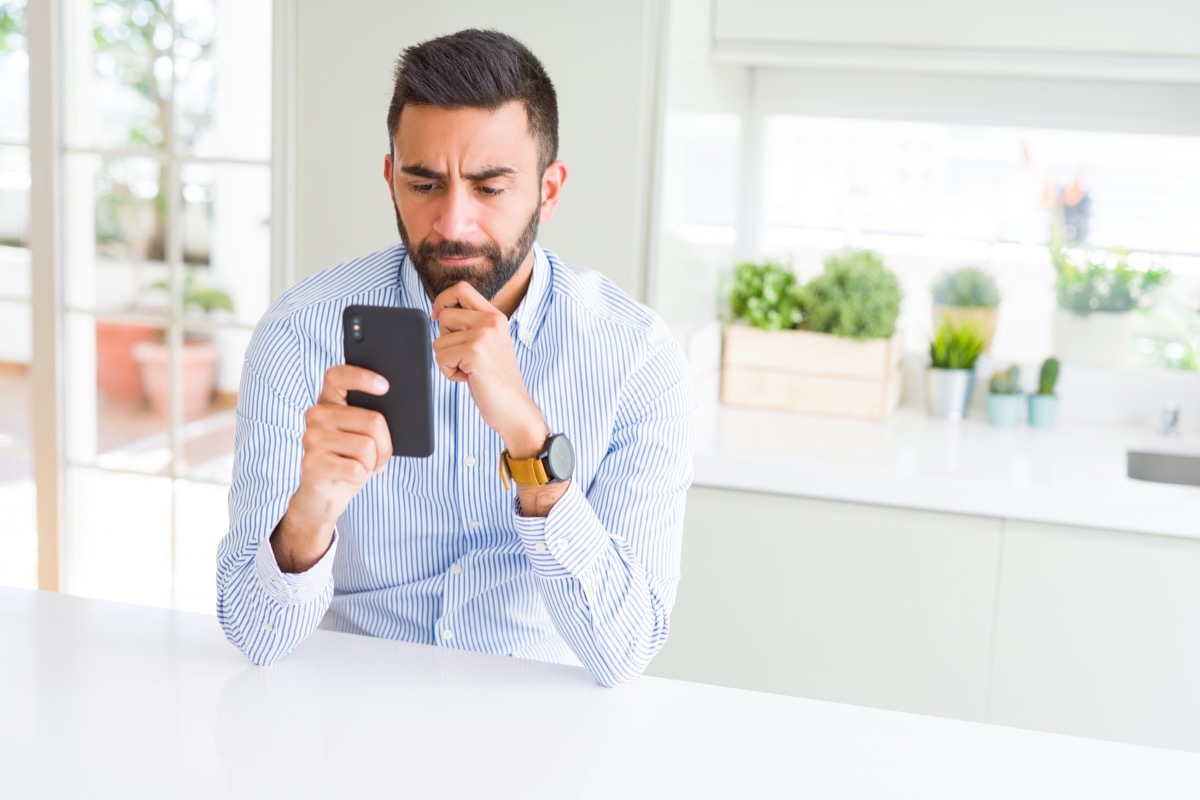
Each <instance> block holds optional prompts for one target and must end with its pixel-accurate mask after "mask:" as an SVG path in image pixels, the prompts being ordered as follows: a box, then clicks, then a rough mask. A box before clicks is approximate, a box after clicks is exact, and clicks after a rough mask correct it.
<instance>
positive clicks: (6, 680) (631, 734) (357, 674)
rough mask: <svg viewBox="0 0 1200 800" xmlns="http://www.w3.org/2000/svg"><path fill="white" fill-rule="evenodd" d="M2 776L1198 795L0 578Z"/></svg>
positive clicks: (164, 790)
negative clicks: (254, 630) (247, 646)
mask: <svg viewBox="0 0 1200 800" xmlns="http://www.w3.org/2000/svg"><path fill="white" fill-rule="evenodd" d="M0 631H3V632H4V638H5V648H4V657H3V658H2V659H0V795H3V796H5V797H22V798H25V797H71V796H86V797H97V796H99V797H112V796H120V797H154V798H158V797H172V798H185V797H204V798H212V797H228V796H232V797H248V798H263V797H288V798H308V797H356V796H365V797H380V796H407V797H510V796H511V797H596V798H614V797H622V798H624V797H809V796H811V797H922V798H940V797H945V798H962V797H972V798H989V797H996V798H1012V797H1021V798H1040V797H1046V798H1061V797H1088V798H1106V797H1114V798H1116V797H1120V798H1127V797H1154V798H1173V797H1180V798H1183V797H1187V798H1194V797H1196V796H1198V795H1200V756H1197V755H1195V754H1189V753H1184V752H1178V751H1172V750H1161V749H1155V748H1149V747H1139V746H1134V745H1126V744H1115V743H1111V742H1101V741H1095V740H1090V739H1082V738H1075V737H1069V736H1060V735H1055V734H1046V733H1037V732H1031V731H1025V730H1018V729H1014V728H1003V727H998V726H993V725H984V724H980V723H972V722H961V721H955V720H947V719H939V718H935V717H925V716H919V715H915V714H904V713H900V712H895V711H882V710H877V709H869V708H863V707H858V706H851V705H842V704H837V703H828V702H818V701H814V700H804V699H800V698H794V697H783V696H779V695H770V694H763V693H757V692H749V691H742V690H736V689H725V688H719V687H714V686H705V685H701V684H693V683H684V682H681V681H672V680H664V679H657V678H649V677H644V678H641V679H639V680H637V681H635V682H633V683H631V684H629V685H626V686H623V687H620V688H617V689H603V688H600V687H599V686H597V685H596V684H595V683H594V682H593V681H592V679H591V678H590V677H589V676H588V674H587V673H586V672H585V671H584V670H583V669H582V668H578V667H569V666H561V665H554V664H544V663H538V662H530V661H520V660H517V659H512V658H505V657H502V656H490V655H481V654H476V653H466V652H461V651H454V650H449V649H445V648H436V647H430V646H424V645H412V644H404V643H400V642H392V641H386V640H380V639H371V638H366V637H360V636H351V635H348V634H340V633H333V632H330V631H323V630H319V631H317V632H316V633H314V634H313V636H312V637H310V638H309V639H308V640H307V641H306V642H304V643H303V644H301V645H300V647H299V648H298V649H297V650H296V652H294V653H292V654H291V655H290V656H288V657H287V658H286V659H284V660H283V661H281V662H280V663H278V664H276V665H274V666H272V667H255V666H252V665H250V664H249V663H248V662H247V661H246V659H245V658H244V657H243V656H242V655H241V654H240V653H239V652H238V651H237V650H235V649H234V648H233V647H232V645H230V644H228V643H227V642H226V641H225V639H224V637H223V635H222V633H221V630H220V628H219V627H218V625H217V622H216V620H215V619H214V618H212V617H210V616H204V615H197V614H186V613H181V612H173V611H167V610H162V609H153V608H144V607H139V606H126V605H120V604H115V603H108V602H102V601H96V600H86V599H81V598H76V597H69V596H65V595H59V594H50V593H43V592H31V591H25V590H14V589H0Z"/></svg>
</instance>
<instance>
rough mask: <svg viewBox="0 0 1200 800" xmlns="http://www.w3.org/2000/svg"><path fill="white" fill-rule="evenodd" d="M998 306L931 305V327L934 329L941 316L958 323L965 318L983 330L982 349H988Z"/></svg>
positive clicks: (994, 331)
mask: <svg viewBox="0 0 1200 800" xmlns="http://www.w3.org/2000/svg"><path fill="white" fill-rule="evenodd" d="M999 312H1000V309H999V308H966V307H957V306H939V305H936V304H935V305H934V307H933V329H934V330H935V331H936V330H937V329H938V326H939V325H941V323H942V318H943V317H949V318H950V321H951V322H953V323H954V324H956V325H958V324H961V323H963V322H966V321H967V320H970V321H972V322H974V323H975V324H977V325H978V326H979V328H980V330H982V331H983V349H984V350H985V351H987V350H990V349H991V347H992V337H994V336H995V335H996V318H997V317H998V316H999Z"/></svg>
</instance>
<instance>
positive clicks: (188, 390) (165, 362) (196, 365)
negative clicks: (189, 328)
mask: <svg viewBox="0 0 1200 800" xmlns="http://www.w3.org/2000/svg"><path fill="white" fill-rule="evenodd" d="M133 357H134V358H135V359H137V362H138V364H139V365H140V366H141V370H142V384H143V386H145V389H146V399H147V401H148V402H149V403H150V409H151V410H152V411H154V412H155V413H156V414H160V415H163V416H166V414H167V393H168V391H169V388H168V387H169V386H170V380H171V377H170V376H171V373H170V351H169V350H168V349H167V345H165V344H163V343H161V342H142V343H141V344H139V345H137V346H136V347H134V349H133ZM216 381H217V345H216V343H215V342H211V341H199V342H187V343H186V344H184V346H183V416H184V419H194V418H196V417H199V416H202V415H203V414H204V412H205V411H206V410H208V407H209V405H211V403H212V398H213V389H214V388H215V387H216Z"/></svg>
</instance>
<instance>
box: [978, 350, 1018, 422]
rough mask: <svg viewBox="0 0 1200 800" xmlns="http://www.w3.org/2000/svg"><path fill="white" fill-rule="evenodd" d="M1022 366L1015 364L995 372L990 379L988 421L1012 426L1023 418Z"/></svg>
mask: <svg viewBox="0 0 1200 800" xmlns="http://www.w3.org/2000/svg"><path fill="white" fill-rule="evenodd" d="M1021 394H1022V393H1021V368H1020V367H1018V366H1017V365H1016V364H1013V365H1012V366H1011V367H1009V368H1008V369H1006V370H1002V371H1000V372H993V373H992V377H991V380H989V381H988V396H987V417H988V422H989V423H991V424H992V425H995V426H996V427H998V428H1012V427H1014V426H1016V424H1017V423H1018V422H1019V421H1020V419H1021Z"/></svg>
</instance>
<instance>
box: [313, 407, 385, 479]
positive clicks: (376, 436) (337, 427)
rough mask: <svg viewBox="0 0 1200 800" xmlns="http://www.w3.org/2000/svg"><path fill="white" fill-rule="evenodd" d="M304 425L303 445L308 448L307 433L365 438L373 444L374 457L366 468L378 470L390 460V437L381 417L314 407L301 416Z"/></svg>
mask: <svg viewBox="0 0 1200 800" xmlns="http://www.w3.org/2000/svg"><path fill="white" fill-rule="evenodd" d="M304 421H305V424H306V425H307V429H306V431H305V436H304V442H305V447H306V448H307V447H308V437H309V434H310V433H321V432H332V433H344V434H353V435H356V436H366V437H369V438H370V439H371V440H372V441H374V442H375V452H376V457H375V458H374V459H373V460H372V461H371V463H370V464H369V467H370V468H371V469H372V470H378V469H381V468H382V467H384V466H386V465H387V460H388V459H389V458H391V457H392V434H391V431H390V430H389V429H388V424H387V420H386V419H384V416H383V414H380V413H379V412H378V411H374V410H372V409H369V408H357V407H355V406H334V405H316V406H313V407H312V408H310V409H309V410H308V411H307V412H305V415H304Z"/></svg>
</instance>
